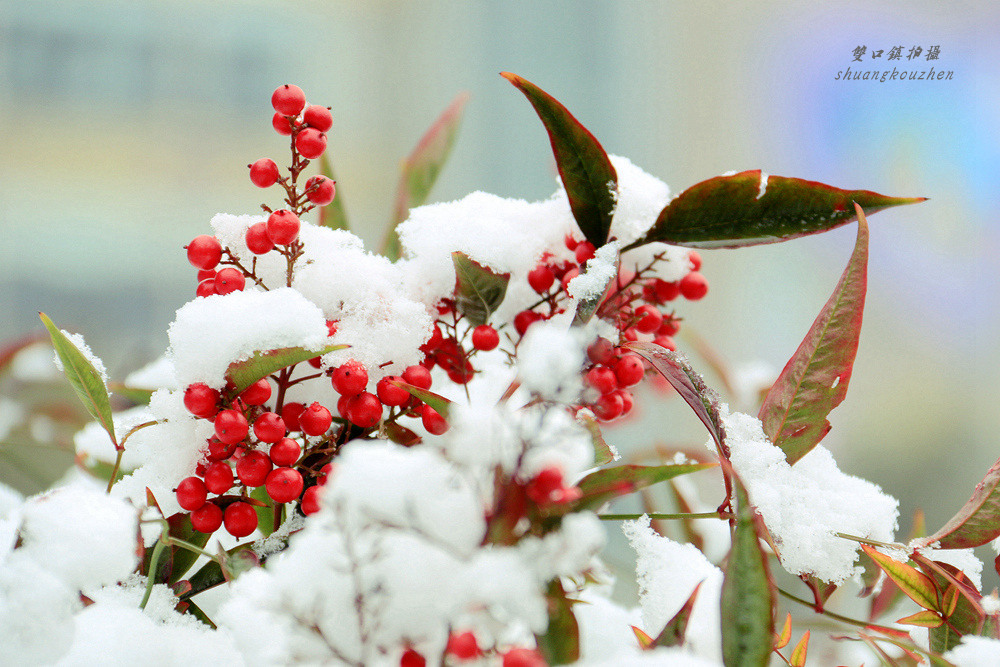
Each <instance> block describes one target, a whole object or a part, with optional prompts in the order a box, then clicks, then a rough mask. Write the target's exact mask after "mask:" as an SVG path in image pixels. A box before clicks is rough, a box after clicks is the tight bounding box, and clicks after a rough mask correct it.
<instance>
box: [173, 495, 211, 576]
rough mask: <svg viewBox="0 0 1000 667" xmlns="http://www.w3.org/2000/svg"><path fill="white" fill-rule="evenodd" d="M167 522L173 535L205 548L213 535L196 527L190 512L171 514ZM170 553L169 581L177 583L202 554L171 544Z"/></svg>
mask: <svg viewBox="0 0 1000 667" xmlns="http://www.w3.org/2000/svg"><path fill="white" fill-rule="evenodd" d="M167 523H168V525H169V526H170V536H171V537H176V538H177V539H180V540H184V541H185V542H188V543H190V544H193V545H194V546H196V547H201V548H205V545H206V544H208V539H209V538H210V537H211V535H209V534H207V533H202V532H199V531H197V530H195V529H194V526H192V525H191V515H190V513H188V512H180V513H178V514H175V515H173V516H171V517H170V518H169V519H168V520H167ZM170 555H171V563H172V565H171V568H170V578H169V580H168V583H171V584H175V583H177V582H178V581H180V580H181V578H182V577H183V576H184V575H185V574H187V571H188V570H190V569H191V566H192V565H194V563H195V561H197V560H198V557H199V556H200V555H201V554H199V553H196V552H194V551H191V550H190V549H185V548H183V547H179V546H171V547H170Z"/></svg>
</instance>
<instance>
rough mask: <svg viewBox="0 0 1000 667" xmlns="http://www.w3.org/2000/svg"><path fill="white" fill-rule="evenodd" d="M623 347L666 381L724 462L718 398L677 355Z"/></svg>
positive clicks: (653, 347)
mask: <svg viewBox="0 0 1000 667" xmlns="http://www.w3.org/2000/svg"><path fill="white" fill-rule="evenodd" d="M623 347H626V348H628V349H630V350H632V351H633V352H636V353H637V354H639V355H641V356H642V357H644V358H645V359H646V361H648V362H649V363H650V364H652V366H653V368H655V369H656V370H657V371H659V373H660V374H661V375H662V376H663V377H665V378H666V379H667V382H669V383H670V385H671V386H672V387H673V388H674V390H675V391H676V392H677V393H678V394H679V395H680V397H681V398H683V399H684V402H685V403H687V404H688V405H689V406H691V409H692V410H694V413H695V414H696V415H697V416H698V419H700V420H701V423H703V424H704V425H705V427H706V428H707V429H708V432H709V433H710V434H711V436H712V439H713V440H715V444H716V446H717V447H718V448H719V453H720V455H721V456H722V457H723V458H726V459H728V458H729V452H728V449H727V448H726V444H725V443H726V432H725V429H724V428H723V426H722V417H721V416H720V415H719V397H718V395H717V394H716V393H715V392H714V391H712V390H711V389H710V388H709V387H708V385H706V384H705V381H704V380H703V379H702V377H701V376H700V375H698V373H696V372H695V370H694V369H693V368H692V367H691V364H690V363H688V361H687V359H686V358H685V357H684V356H683V355H681V354H678V353H677V352H673V351H671V350H668V349H666V348H664V347H661V346H659V345H654V344H653V343H625V345H624V346H623Z"/></svg>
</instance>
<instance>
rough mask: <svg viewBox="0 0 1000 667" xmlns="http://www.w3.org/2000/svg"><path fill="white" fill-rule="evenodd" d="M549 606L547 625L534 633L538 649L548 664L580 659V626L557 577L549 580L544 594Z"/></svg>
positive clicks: (559, 663)
mask: <svg viewBox="0 0 1000 667" xmlns="http://www.w3.org/2000/svg"><path fill="white" fill-rule="evenodd" d="M545 600H546V602H547V603H548V608H549V626H548V628H547V629H546V630H545V634H543V635H536V637H535V639H536V641H537V643H538V650H539V651H541V652H542V656H543V657H544V658H545V661H546V663H548V664H549V665H568V664H569V663H571V662H576V661H577V660H579V659H580V627H579V625H578V624H577V622H576V616H574V615H573V602H572V601H571V600H570V599H569V598H567V597H566V591H564V590H563V587H562V584H561V583H560V582H559V579H558V577H557V578H555V579H553V580H552V581H551V582H549V590H548V592H547V594H546V596H545Z"/></svg>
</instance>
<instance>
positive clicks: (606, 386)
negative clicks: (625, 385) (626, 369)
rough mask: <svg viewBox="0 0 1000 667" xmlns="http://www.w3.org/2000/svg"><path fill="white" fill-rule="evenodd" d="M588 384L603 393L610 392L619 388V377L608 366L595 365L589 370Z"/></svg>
mask: <svg viewBox="0 0 1000 667" xmlns="http://www.w3.org/2000/svg"><path fill="white" fill-rule="evenodd" d="M587 384H589V385H590V386H591V387H593V388H594V389H596V390H597V391H599V392H601V393H602V394H610V393H611V392H613V391H614V390H615V389H617V388H618V379H617V378H616V377H615V373H614V371H612V370H611V369H610V368H608V367H607V366H594V367H593V368H591V369H590V370H589V371H587Z"/></svg>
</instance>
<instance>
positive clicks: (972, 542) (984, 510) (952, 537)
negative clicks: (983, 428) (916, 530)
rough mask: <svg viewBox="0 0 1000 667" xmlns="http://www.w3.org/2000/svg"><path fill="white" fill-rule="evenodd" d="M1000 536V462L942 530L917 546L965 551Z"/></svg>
mask: <svg viewBox="0 0 1000 667" xmlns="http://www.w3.org/2000/svg"><path fill="white" fill-rule="evenodd" d="M997 536H1000V460H997V462H996V463H994V464H993V467H992V468H990V469H989V470H988V471H986V476H985V477H983V481H981V482H980V483H979V484H978V485H976V490H975V491H973V493H972V497H971V498H969V500H968V501H967V502H966V503H965V505H963V506H962V509H960V510H959V511H958V513H957V514H956V515H955V516H953V517H952V518H951V519H950V520H949V521H948V523H946V524H945V525H944V526H943V527H942V528H941V530H939V531H937V532H936V533H934V534H933V535H930V536H929V537H924V538H922V539H920V540H918V541H917V542H916V546H918V547H920V546H927V545H930V544H935V543H936V546H938V547H940V548H941V549H966V548H969V547H978V546H979V545H981V544H986V543H987V542H990V541H992V540H994V539H996V537H997Z"/></svg>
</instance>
